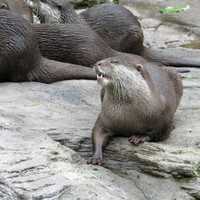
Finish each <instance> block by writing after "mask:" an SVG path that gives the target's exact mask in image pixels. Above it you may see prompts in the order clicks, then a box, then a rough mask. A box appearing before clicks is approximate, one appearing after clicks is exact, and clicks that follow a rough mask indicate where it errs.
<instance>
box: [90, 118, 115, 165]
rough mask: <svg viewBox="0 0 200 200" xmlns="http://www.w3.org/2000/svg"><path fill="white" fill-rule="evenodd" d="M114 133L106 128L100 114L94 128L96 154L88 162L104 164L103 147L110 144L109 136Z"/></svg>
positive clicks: (93, 138)
mask: <svg viewBox="0 0 200 200" xmlns="http://www.w3.org/2000/svg"><path fill="white" fill-rule="evenodd" d="M111 136H112V134H111V133H110V132H108V131H106V130H105V128H104V127H103V124H102V122H101V119H100V116H99V117H98V119H97V121H96V123H95V126H94V128H93V130H92V143H93V151H94V154H93V156H92V158H90V159H89V160H88V164H93V165H102V164H103V148H104V147H105V146H106V145H107V144H108V142H109V138H110V137H111Z"/></svg>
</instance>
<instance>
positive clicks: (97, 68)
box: [95, 67, 110, 80]
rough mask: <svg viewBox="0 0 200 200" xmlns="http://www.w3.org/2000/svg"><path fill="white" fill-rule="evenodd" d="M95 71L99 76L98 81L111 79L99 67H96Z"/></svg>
mask: <svg viewBox="0 0 200 200" xmlns="http://www.w3.org/2000/svg"><path fill="white" fill-rule="evenodd" d="M95 71H96V74H97V80H100V79H110V77H109V76H108V75H107V74H106V73H105V72H104V71H103V70H101V69H100V68H99V67H95Z"/></svg>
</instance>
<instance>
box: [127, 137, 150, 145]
mask: <svg viewBox="0 0 200 200" xmlns="http://www.w3.org/2000/svg"><path fill="white" fill-rule="evenodd" d="M128 141H129V142H130V143H131V144H134V145H139V144H142V143H144V142H148V141H150V137H149V136H141V135H132V136H131V137H129V138H128Z"/></svg>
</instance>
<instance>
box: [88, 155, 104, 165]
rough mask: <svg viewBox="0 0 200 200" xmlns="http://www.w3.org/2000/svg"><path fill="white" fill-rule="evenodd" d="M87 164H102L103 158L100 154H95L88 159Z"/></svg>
mask: <svg viewBox="0 0 200 200" xmlns="http://www.w3.org/2000/svg"><path fill="white" fill-rule="evenodd" d="M87 164H92V165H102V164H103V158H102V157H100V156H95V155H94V156H93V157H92V158H90V159H89V160H88V161H87Z"/></svg>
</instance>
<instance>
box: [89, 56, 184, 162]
mask: <svg viewBox="0 0 200 200" xmlns="http://www.w3.org/2000/svg"><path fill="white" fill-rule="evenodd" d="M138 61H139V60H135V59H133V58H132V56H129V55H126V56H124V57H112V58H108V59H105V60H102V61H99V62H97V64H96V65H95V70H96V74H97V80H98V83H99V84H100V85H101V86H102V92H101V101H102V110H101V113H100V114H99V116H98V118H97V121H96V123H95V126H94V128H93V130H92V141H93V149H94V156H93V157H92V158H91V159H90V160H89V161H88V163H91V164H98V165H101V164H102V162H103V153H102V149H103V147H105V145H106V144H107V143H108V142H109V139H110V137H112V136H115V135H117V136H124V137H129V139H128V140H129V142H130V143H133V144H136V145H137V144H139V143H142V142H144V141H159V140H163V139H165V138H166V137H167V136H168V135H169V133H170V131H171V128H172V123H173V117H174V113H175V111H176V109H177V106H178V105H179V102H180V99H181V96H182V81H181V79H180V77H179V75H178V74H177V72H176V71H174V70H172V69H168V68H164V67H158V66H157V65H156V64H154V63H150V62H146V63H145V62H143V63H141V62H138Z"/></svg>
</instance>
